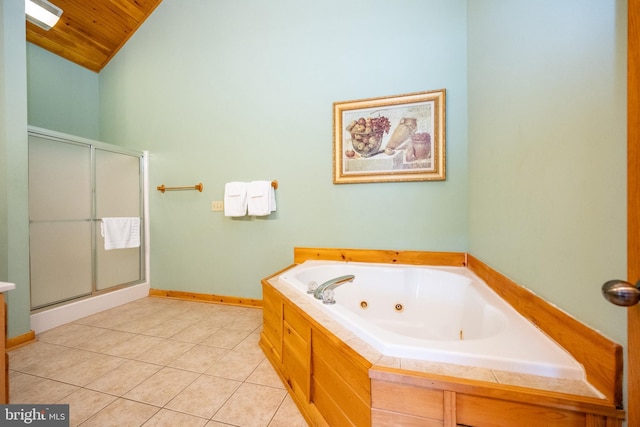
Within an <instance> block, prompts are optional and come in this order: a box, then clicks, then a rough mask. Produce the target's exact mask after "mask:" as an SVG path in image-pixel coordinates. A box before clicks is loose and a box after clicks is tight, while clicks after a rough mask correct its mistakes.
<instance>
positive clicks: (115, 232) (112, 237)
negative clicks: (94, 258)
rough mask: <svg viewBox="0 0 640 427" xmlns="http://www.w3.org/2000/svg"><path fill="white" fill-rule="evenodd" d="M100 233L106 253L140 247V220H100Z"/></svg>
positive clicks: (129, 218)
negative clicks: (112, 250)
mask: <svg viewBox="0 0 640 427" xmlns="http://www.w3.org/2000/svg"><path fill="white" fill-rule="evenodd" d="M100 232H101V234H102V237H104V249H105V250H107V251H108V250H111V249H124V248H138V247H140V218H135V217H120V218H102V224H100Z"/></svg>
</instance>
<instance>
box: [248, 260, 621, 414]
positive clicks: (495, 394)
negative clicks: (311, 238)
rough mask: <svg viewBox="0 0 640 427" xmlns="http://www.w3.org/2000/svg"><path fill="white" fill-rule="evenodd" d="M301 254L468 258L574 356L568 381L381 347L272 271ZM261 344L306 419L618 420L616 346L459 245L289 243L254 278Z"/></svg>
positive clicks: (473, 268)
mask: <svg viewBox="0 0 640 427" xmlns="http://www.w3.org/2000/svg"><path fill="white" fill-rule="evenodd" d="M306 260H334V261H354V262H377V263H389V264H414V265H432V266H458V267H467V268H469V269H470V270H471V271H473V272H474V273H475V274H476V275H478V276H479V277H480V278H481V279H482V280H484V281H485V282H486V283H487V284H488V285H489V286H490V287H491V288H492V289H493V290H494V291H496V292H497V293H498V294H499V295H500V296H501V297H502V298H503V299H505V300H506V301H507V302H508V303H510V304H511V305H512V306H513V307H514V308H515V309H516V310H517V311H518V312H519V313H520V314H521V315H522V316H524V317H525V318H527V319H529V320H530V321H531V322H533V323H534V324H535V325H536V326H537V327H538V328H539V329H541V330H542V331H543V332H545V333H546V334H547V335H548V336H549V337H551V338H552V339H554V340H555V341H556V342H557V343H558V344H560V345H561V346H562V347H564V348H565V350H567V351H568V352H569V353H571V354H572V355H573V357H574V358H575V359H576V360H578V362H580V363H582V364H583V366H584V368H585V371H586V376H587V380H586V381H573V380H566V379H556V378H548V377H539V376H533V375H526V374H518V373H512V372H504V371H495V370H488V369H484V368H474V367H467V366H460V365H453V364H445V363H434V362H428V361H420V360H411V359H403V358H397V357H390V356H384V355H382V354H380V353H379V352H378V351H377V350H375V349H374V348H373V347H371V346H370V345H368V344H367V343H365V342H364V341H362V340H360V339H359V338H357V337H356V336H355V335H354V334H353V333H351V332H350V331H348V330H347V329H346V328H345V327H343V326H342V325H340V324H339V323H338V322H336V321H335V320H333V319H331V318H330V317H329V316H328V315H326V314H325V313H323V312H322V311H321V310H320V309H319V308H318V307H316V306H315V305H314V304H313V301H311V300H310V299H309V298H305V297H306V295H302V294H300V293H299V292H297V291H296V290H295V289H293V288H291V287H290V286H288V285H287V284H285V283H281V282H280V281H279V279H278V276H279V275H280V274H282V272H284V271H285V270H287V269H289V268H291V267H293V266H295V265H297V264H300V263H302V262H304V261H306ZM262 289H263V313H264V322H263V330H262V333H261V336H260V346H261V348H262V349H263V351H264V353H265V354H266V356H267V358H268V359H269V361H270V362H271V364H272V365H273V366H274V368H275V369H276V371H277V372H278V374H279V375H280V377H281V379H282V380H283V381H284V383H285V384H286V387H287V388H288V391H289V394H290V395H291V397H292V398H293V400H294V401H295V402H296V404H297V405H298V407H299V409H300V411H301V412H302V414H303V415H304V416H305V418H306V420H307V421H308V422H309V423H310V424H311V425H313V426H347V425H354V426H368V425H374V426H398V425H402V426H427V427H435V426H446V427H455V426H505V427H513V426H532V427H534V426H535V427H537V426H562V427H567V426H570V427H573V426H576V427H577V426H585V427H620V426H621V425H622V421H623V419H624V416H625V413H624V411H623V410H622V409H621V408H622V349H621V347H620V346H619V345H618V344H616V343H613V342H611V341H609V340H608V339H606V338H604V337H603V336H601V335H600V334H598V333H597V332H595V331H593V330H592V329H590V328H588V327H586V326H585V325H583V324H581V323H579V322H577V321H576V320H575V319H573V318H572V317H570V316H568V315H567V314H566V313H564V312H562V311H561V310H559V309H557V308H555V307H554V306H553V305H551V304H549V303H547V302H545V301H544V300H542V299H541V298H539V297H537V296H536V295H534V294H533V293H531V292H530V291H528V290H526V289H525V288H523V287H521V286H519V285H517V284H516V283H514V282H512V281H511V280H509V279H507V278H506V277H504V276H502V275H501V274H499V273H498V272H496V271H494V270H493V269H491V268H490V267H489V266H487V265H485V264H483V263H482V262H481V261H480V260H478V259H476V258H474V257H473V256H471V255H469V254H466V253H453V252H419V251H401V252H398V251H386V250H362V249H316V248H295V249H294V264H292V265H291V266H289V267H287V268H285V269H283V270H282V271H279V272H277V273H275V274H273V275H271V276H269V277H267V278H265V279H263V280H262Z"/></svg>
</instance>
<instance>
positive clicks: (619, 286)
mask: <svg viewBox="0 0 640 427" xmlns="http://www.w3.org/2000/svg"><path fill="white" fill-rule="evenodd" d="M602 296H604V298H605V299H606V300H607V301H609V302H610V303H612V304H615V305H619V306H622V307H629V306H632V305H636V304H637V303H638V302H640V281H638V282H637V283H636V284H635V285H634V284H633V283H629V282H626V281H624V280H609V281H608V282H606V283H605V284H604V285H602Z"/></svg>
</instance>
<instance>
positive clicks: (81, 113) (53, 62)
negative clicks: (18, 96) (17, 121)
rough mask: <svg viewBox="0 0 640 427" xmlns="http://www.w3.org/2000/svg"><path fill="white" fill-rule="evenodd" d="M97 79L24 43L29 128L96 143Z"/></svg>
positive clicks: (96, 75) (52, 55) (79, 68)
mask: <svg viewBox="0 0 640 427" xmlns="http://www.w3.org/2000/svg"><path fill="white" fill-rule="evenodd" d="M98 77H99V76H98V74H97V73H94V72H92V71H89V70H87V69H86V68H82V67H79V66H77V65H75V64H74V63H72V62H69V61H67V60H66V59H63V58H61V57H59V56H56V55H54V54H52V53H50V52H48V51H46V50H44V49H42V48H40V47H38V46H36V45H34V44H31V43H27V79H28V82H29V83H28V97H29V103H28V118H29V124H30V125H32V126H38V127H41V128H45V129H51V130H55V131H58V132H64V133H68V134H71V135H77V136H82V137H85V138H90V139H98V136H99V135H98V131H99V115H98V113H99V111H98V105H99V103H98V91H99V87H98Z"/></svg>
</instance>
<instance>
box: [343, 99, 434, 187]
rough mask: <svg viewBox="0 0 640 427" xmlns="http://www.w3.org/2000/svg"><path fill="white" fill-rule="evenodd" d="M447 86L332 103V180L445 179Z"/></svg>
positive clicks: (364, 181) (390, 180) (365, 181)
mask: <svg viewBox="0 0 640 427" xmlns="http://www.w3.org/2000/svg"><path fill="white" fill-rule="evenodd" d="M445 98H446V90H445V89H440V90H432V91H426V92H416V93H409V94H405V95H395V96H385V97H381V98H368V99H361V100H355V101H341V102H334V103H333V183H334V184H355V183H368V182H402V181H442V180H445V179H446V173H445V167H446V162H445V159H446V155H445V125H446V122H445V108H446V99H445Z"/></svg>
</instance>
